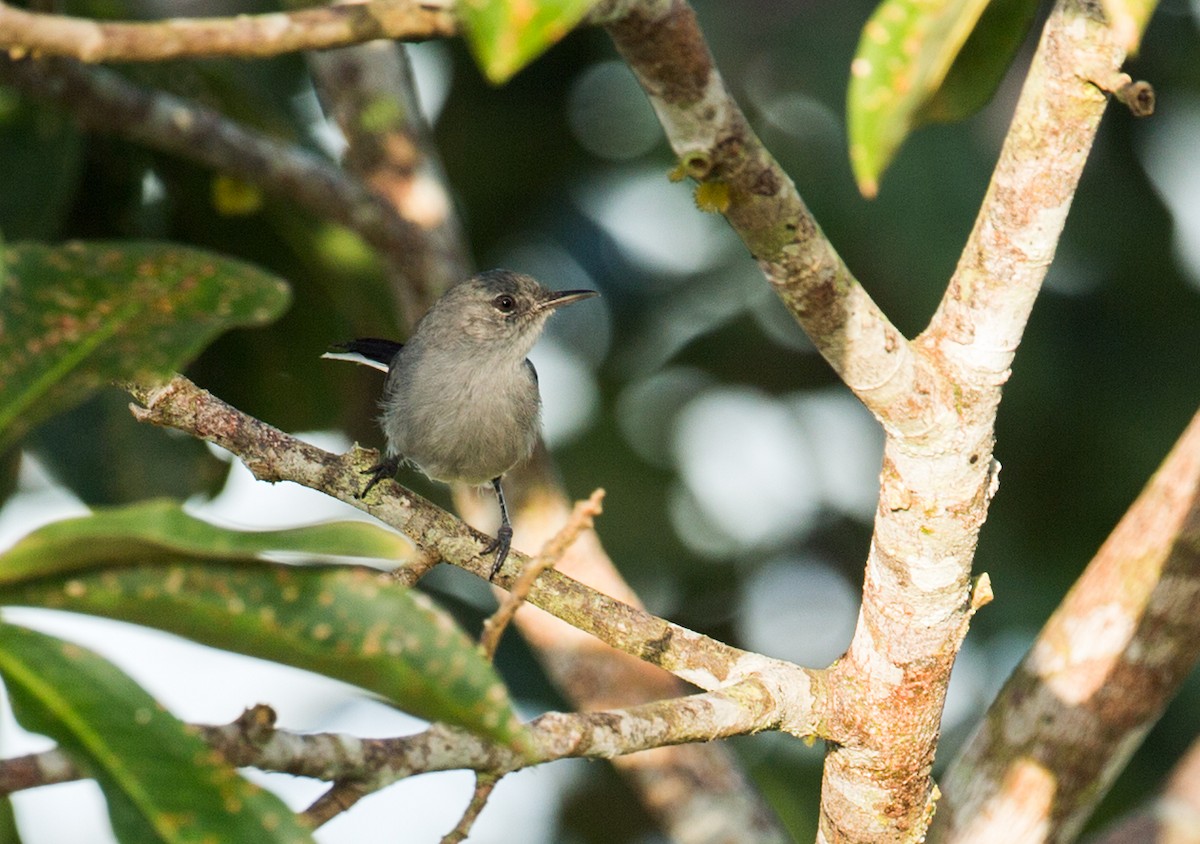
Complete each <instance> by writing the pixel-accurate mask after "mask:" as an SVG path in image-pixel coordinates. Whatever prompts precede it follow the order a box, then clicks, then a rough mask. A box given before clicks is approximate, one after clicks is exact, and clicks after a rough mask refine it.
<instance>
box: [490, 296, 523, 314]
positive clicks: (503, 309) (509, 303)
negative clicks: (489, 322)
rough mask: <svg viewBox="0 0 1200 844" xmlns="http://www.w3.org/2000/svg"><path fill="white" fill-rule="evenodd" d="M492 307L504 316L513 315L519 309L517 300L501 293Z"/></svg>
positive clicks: (493, 301)
mask: <svg viewBox="0 0 1200 844" xmlns="http://www.w3.org/2000/svg"><path fill="white" fill-rule="evenodd" d="M492 306H493V307H494V308H495V309H496V310H498V311H499V312H500V313H502V314H511V313H512V312H513V311H514V310H516V308H517V300H516V299H514V298H513V297H512V296H509V295H508V294H507V293H501V294H500V295H499V296H497V297H496V298H495V299H493V300H492Z"/></svg>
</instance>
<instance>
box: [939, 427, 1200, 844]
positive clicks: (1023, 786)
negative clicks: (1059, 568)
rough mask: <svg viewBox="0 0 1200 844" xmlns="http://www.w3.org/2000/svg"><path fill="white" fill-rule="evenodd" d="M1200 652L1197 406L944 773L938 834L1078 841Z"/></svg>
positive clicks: (947, 838) (942, 837) (944, 837)
mask: <svg viewBox="0 0 1200 844" xmlns="http://www.w3.org/2000/svg"><path fill="white" fill-rule="evenodd" d="M1197 660H1200V413H1197V415H1196V416H1195V417H1194V418H1193V419H1192V422H1191V424H1190V425H1189V426H1188V428H1187V430H1186V431H1185V432H1184V434H1183V436H1182V437H1180V439H1179V441H1178V442H1177V443H1176V445H1175V447H1174V448H1173V449H1172V450H1171V453H1170V454H1169V455H1168V456H1167V458H1166V460H1165V461H1164V463H1163V465H1162V467H1161V468H1160V469H1159V471H1158V472H1157V473H1156V474H1155V476H1154V477H1153V478H1152V479H1151V481H1150V483H1149V485H1148V486H1147V487H1146V489H1145V490H1144V491H1143V492H1142V494H1141V495H1140V496H1139V497H1138V499H1137V501H1135V502H1134V503H1133V506H1131V507H1130V508H1129V511H1128V512H1127V513H1126V514H1125V516H1124V518H1122V519H1121V522H1120V523H1119V524H1118V525H1117V527H1116V529H1115V530H1114V531H1113V532H1112V534H1111V535H1110V536H1109V538H1108V540H1107V541H1106V542H1105V543H1104V545H1103V546H1102V547H1101V548H1100V550H1099V551H1098V552H1097V553H1096V556H1095V558H1093V560H1092V562H1091V563H1090V564H1089V565H1088V568H1087V570H1086V571H1085V572H1084V574H1083V576H1082V577H1081V578H1080V579H1079V580H1078V581H1077V582H1076V583H1075V586H1074V587H1073V588H1072V589H1071V591H1070V593H1069V594H1068V595H1067V597H1066V599H1065V600H1064V601H1063V603H1062V605H1061V606H1060V607H1059V608H1058V610H1057V611H1056V612H1055V613H1054V615H1053V616H1052V617H1051V618H1050V621H1049V622H1047V624H1046V627H1045V628H1044V629H1043V630H1042V632H1041V635H1039V637H1038V640H1037V642H1036V643H1035V644H1034V646H1033V649H1032V650H1031V651H1030V653H1029V655H1028V656H1027V657H1026V658H1025V660H1024V662H1022V664H1021V665H1020V667H1019V668H1018V669H1017V670H1016V672H1015V673H1014V674H1013V676H1012V678H1011V679H1010V680H1009V681H1008V684H1007V685H1006V686H1005V687H1004V690H1003V691H1002V692H1001V693H1000V695H999V697H997V699H996V700H995V702H994V703H993V704H992V706H991V708H990V709H989V710H988V714H987V715H986V716H985V717H984V720H983V722H982V724H981V725H980V727H979V728H978V729H977V730H976V732H975V734H974V735H973V736H972V738H971V740H970V741H969V742H968V743H967V745H966V746H965V747H964V748H963V750H962V752H961V753H960V754H959V756H958V758H957V759H956V760H955V761H954V763H953V764H952V765H951V766H950V769H949V770H948V771H947V772H946V776H945V778H944V781H943V787H944V790H945V798H944V801H943V805H942V806H941V807H940V808H939V810H938V814H937V818H936V822H935V825H934V830H933V832H934V836H935V840H937V841H939V842H958V841H961V842H967V841H974V840H977V839H976V838H975V837H974V836H976V835H977V834H979V832H980V830H981V829H982V828H983V826H984V825H987V824H989V823H995V822H996V819H998V818H1005V819H1006V820H1005V823H1006V824H1008V825H1009V826H1010V828H1014V829H1034V828H1036V829H1039V830H1043V832H1044V835H1041V836H1039V840H1044V841H1051V842H1056V841H1064V842H1065V841H1071V840H1074V838H1075V837H1076V835H1077V834H1078V832H1079V830H1080V828H1081V827H1082V826H1083V823H1084V821H1086V820H1087V818H1088V817H1089V816H1090V815H1091V813H1092V810H1093V809H1094V808H1095V806H1096V804H1097V802H1098V801H1099V800H1100V798H1101V797H1103V796H1104V794H1105V793H1106V791H1107V790H1108V788H1109V786H1110V785H1112V781H1113V779H1114V778H1115V777H1116V775H1117V773H1118V772H1119V771H1121V769H1122V768H1123V767H1124V765H1125V763H1126V762H1127V761H1128V759H1129V756H1130V755H1132V753H1133V751H1134V750H1135V749H1136V748H1137V746H1138V744H1139V743H1140V742H1141V740H1142V738H1143V737H1144V736H1145V734H1146V731H1147V730H1148V729H1149V728H1150V726H1151V725H1152V724H1153V723H1154V722H1155V721H1156V720H1157V719H1158V717H1159V715H1160V714H1161V713H1162V710H1163V707H1165V706H1166V704H1167V702H1168V701H1169V700H1170V699H1171V697H1172V696H1173V695H1174V694H1175V692H1176V690H1177V689H1178V688H1179V685H1180V683H1182V682H1183V680H1184V678H1186V677H1187V675H1188V672H1189V671H1190V670H1191V669H1192V667H1193V666H1194V665H1195V664H1196V662H1197ZM1018 839H1020V836H1019V835H1014V840H1018Z"/></svg>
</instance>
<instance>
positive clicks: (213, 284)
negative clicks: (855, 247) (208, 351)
mask: <svg viewBox="0 0 1200 844" xmlns="http://www.w3.org/2000/svg"><path fill="white" fill-rule="evenodd" d="M3 262H4V271H3V274H2V276H0V277H2V278H3V284H2V286H0V449H3V448H4V447H5V446H7V445H10V444H11V443H13V442H14V441H16V440H17V439H19V438H20V437H21V435H22V434H24V433H25V432H26V431H28V430H29V429H30V428H31V427H32V426H33V425H35V424H36V423H38V422H40V421H41V420H43V419H45V418H47V417H49V416H51V415H52V414H54V413H56V412H58V411H60V410H64V409H66V408H68V407H72V406H74V405H75V404H78V403H79V402H80V401H82V400H83V399H84V398H85V397H87V395H89V394H90V393H91V392H92V391H93V390H95V389H96V388H97V387H100V386H102V385H104V384H107V383H109V382H112V381H115V380H121V379H135V378H144V377H152V376H160V375H166V374H168V373H170V372H172V371H174V370H176V369H179V368H181V367H183V366H184V364H186V363H188V362H189V361H190V360H191V359H192V358H193V357H195V356H196V355H197V354H198V353H199V352H200V351H201V350H202V349H203V348H204V347H205V346H206V345H208V344H209V343H210V342H211V341H212V340H213V338H214V337H216V336H217V335H218V334H220V333H221V332H222V331H225V330H226V329H229V328H231V327H234V326H239V325H258V324H261V323H264V322H267V321H269V320H271V319H274V318H275V317H276V316H278V315H279V314H280V312H281V311H282V310H283V309H284V307H285V306H286V305H287V302H288V289H287V287H286V285H285V284H284V283H283V282H282V281H280V280H279V279H277V278H275V277H274V276H271V275H268V274H267V273H265V272H263V271H261V270H258V269H255V268H254V267H251V266H249V265H248V264H244V263H242V262H240V261H234V260H231V259H229V258H222V257H220V256H217V255H214V254H212V253H209V252H203V251H200V250H198V249H191V248H185V247H181V246H173V245H169V244H161V243H69V244H66V245H64V246H45V245H42V244H35V243H24V244H22V243H18V244H12V245H8V246H6V247H5V248H4V255H3Z"/></svg>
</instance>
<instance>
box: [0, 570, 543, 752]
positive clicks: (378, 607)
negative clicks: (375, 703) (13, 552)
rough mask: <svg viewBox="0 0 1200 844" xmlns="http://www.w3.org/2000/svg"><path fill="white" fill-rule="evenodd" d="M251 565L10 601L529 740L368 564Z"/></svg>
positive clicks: (492, 680) (452, 637) (96, 581)
mask: <svg viewBox="0 0 1200 844" xmlns="http://www.w3.org/2000/svg"><path fill="white" fill-rule="evenodd" d="M247 562H248V561H241V562H239V563H236V564H229V563H213V562H208V563H205V564H203V565H199V564H195V563H194V562H192V561H188V562H183V561H180V560H179V559H178V558H174V559H172V558H170V557H165V556H164V557H162V558H161V559H160V561H159V563H158V564H154V565H136V566H126V567H122V568H111V569H102V570H98V571H96V570H90V571H87V572H83V573H78V574H75V575H63V576H59V577H53V578H43V579H37V580H31V581H26V582H24V583H18V584H13V585H10V586H5V587H3V588H0V603H4V604H21V605H28V606H43V607H51V608H55V609H63V610H72V611H76V612H83V613H89V614H92V615H101V616H106V617H108V618H116V619H120V620H122V621H131V622H134V623H137V624H144V625H146V626H149V627H156V628H158V629H160V630H166V631H169V632H172V633H176V634H178V635H180V636H185V637H187V638H189V639H192V640H193V641H197V642H202V643H204V644H206V645H211V646H213V647H216V648H222V649H225V650H229V651H234V652H236V653H243V654H248V655H250V656H256V657H261V658H263V659H269V660H272V661H275V662H280V663H283V664H285V665H293V666H296V667H297V668H304V669H307V670H309V671H314V672H317V673H319V674H324V675H325V676H327V677H333V678H335V679H338V680H344V681H345V682H347V683H353V684H354V685H356V686H359V687H361V688H364V689H367V690H369V691H373V692H376V693H378V694H380V695H382V696H384V697H385V698H387V699H388V700H391V701H393V702H394V703H396V705H397V706H399V707H401V708H402V709H404V710H406V711H409V712H412V713H414V714H416V715H419V716H421V717H423V718H428V719H430V720H438V721H447V722H450V723H453V724H459V725H461V726H463V727H466V728H467V729H469V730H472V731H474V732H478V733H481V734H483V735H487V736H489V737H491V738H494V739H496V740H498V741H501V742H505V743H508V744H516V745H519V744H520V742H521V741H522V740H523V737H524V733H523V731H522V729H521V727H520V724H519V723H518V721H517V720H516V716H515V715H514V714H513V711H512V707H511V704H510V702H509V699H508V693H507V691H506V690H505V688H504V685H503V683H501V682H500V679H499V677H498V676H497V675H496V673H495V670H494V669H493V668H492V665H491V664H490V663H489V662H487V661H486V660H485V659H483V657H482V656H481V655H480V653H479V650H478V648H477V647H476V646H475V644H474V643H473V642H472V641H471V640H470V639H469V638H467V636H466V634H464V633H463V632H462V630H460V629H459V628H458V626H457V625H455V623H454V621H453V620H452V619H451V618H450V617H449V616H448V615H446V614H445V612H443V611H442V610H441V609H439V608H438V607H436V606H434V604H433V603H432V602H431V601H430V600H429V599H428V598H427V597H425V596H424V595H422V594H420V593H419V592H415V591H413V590H410V589H406V588H404V587H403V586H401V585H399V584H398V583H396V582H395V581H394V580H392V579H391V578H389V577H388V576H387V575H381V574H379V573H378V572H375V571H369V570H365V569H362V568H352V567H348V566H313V567H308V566H304V567H298V566H286V565H279V564H270V563H258V564H247ZM0 566H4V560H3V559H0Z"/></svg>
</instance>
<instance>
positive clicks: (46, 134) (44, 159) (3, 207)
mask: <svg viewBox="0 0 1200 844" xmlns="http://www.w3.org/2000/svg"><path fill="white" fill-rule="evenodd" d="M82 159H83V138H82V135H81V133H80V131H79V128H78V126H77V125H76V123H75V121H74V120H72V119H71V118H70V117H69V116H67V115H65V114H62V113H61V112H57V111H52V110H50V109H45V108H40V107H38V106H37V105H36V104H34V103H32V102H30V101H28V100H25V99H22V98H21V97H20V96H19V95H18V94H17V92H16V90H15V89H13V88H6V87H5V86H3V85H0V173H3V174H4V189H3V190H0V229H3V230H4V233H5V235H6V236H7V237H9V238H12V239H14V240H21V239H24V238H49V237H53V236H55V235H56V234H57V233H58V231H59V226H60V224H61V223H62V220H63V217H64V216H65V215H66V213H67V210H68V207H69V203H70V201H71V198H72V197H73V195H74V193H75V190H76V187H77V183H78V180H79V171H80V169H81V166H80V165H81V161H82Z"/></svg>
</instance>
